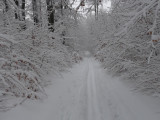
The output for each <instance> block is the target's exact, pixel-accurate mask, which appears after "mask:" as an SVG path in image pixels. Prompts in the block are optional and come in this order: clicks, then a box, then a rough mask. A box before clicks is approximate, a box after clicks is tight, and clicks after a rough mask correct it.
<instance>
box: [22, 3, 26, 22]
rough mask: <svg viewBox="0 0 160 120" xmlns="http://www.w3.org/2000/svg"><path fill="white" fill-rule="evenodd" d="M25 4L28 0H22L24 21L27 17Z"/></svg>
mask: <svg viewBox="0 0 160 120" xmlns="http://www.w3.org/2000/svg"><path fill="white" fill-rule="evenodd" d="M25 4H26V1H25V0H22V7H21V9H22V21H25V17H26V14H25V7H26V6H25Z"/></svg>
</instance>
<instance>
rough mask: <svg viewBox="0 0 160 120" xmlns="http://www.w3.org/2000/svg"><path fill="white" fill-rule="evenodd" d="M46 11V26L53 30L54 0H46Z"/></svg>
mask: <svg viewBox="0 0 160 120" xmlns="http://www.w3.org/2000/svg"><path fill="white" fill-rule="evenodd" d="M46 3H47V12H48V26H49V29H50V30H51V31H52V32H54V21H55V9H54V0H46Z"/></svg>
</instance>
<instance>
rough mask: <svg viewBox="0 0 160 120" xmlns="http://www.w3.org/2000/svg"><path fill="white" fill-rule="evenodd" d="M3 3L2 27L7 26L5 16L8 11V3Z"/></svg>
mask: <svg viewBox="0 0 160 120" xmlns="http://www.w3.org/2000/svg"><path fill="white" fill-rule="evenodd" d="M3 3H4V6H5V7H4V9H3V15H4V16H3V21H4V26H7V25H8V21H7V18H6V14H7V12H8V11H9V5H8V2H7V0H3Z"/></svg>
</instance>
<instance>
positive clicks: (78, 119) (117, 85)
mask: <svg viewBox="0 0 160 120" xmlns="http://www.w3.org/2000/svg"><path fill="white" fill-rule="evenodd" d="M47 79H54V80H53V85H51V86H50V87H49V88H48V89H47V90H46V92H47V94H48V98H47V99H45V100H44V101H41V102H37V101H27V102H25V103H24V104H23V105H22V106H18V107H16V108H14V109H12V110H10V111H9V112H6V113H0V120H160V111H159V110H160V103H159V101H157V100H154V99H149V98H148V97H145V99H144V98H143V97H141V96H138V95H137V94H135V93H132V92H131V91H130V90H129V89H128V88H127V87H126V86H125V85H123V84H122V83H121V82H120V81H119V80H118V79H114V78H111V77H110V76H109V75H107V74H106V72H105V71H104V70H103V69H102V68H101V66H100V65H99V63H97V62H96V61H95V60H93V59H92V58H86V59H85V60H84V61H83V62H82V63H80V64H79V65H76V66H75V67H74V68H73V69H71V72H68V73H64V74H63V77H61V78H55V77H53V76H52V75H51V76H50V77H48V78H47Z"/></svg>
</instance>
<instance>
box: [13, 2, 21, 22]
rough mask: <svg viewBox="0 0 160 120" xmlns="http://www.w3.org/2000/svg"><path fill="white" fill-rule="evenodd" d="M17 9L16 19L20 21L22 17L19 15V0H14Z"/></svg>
mask: <svg viewBox="0 0 160 120" xmlns="http://www.w3.org/2000/svg"><path fill="white" fill-rule="evenodd" d="M14 2H15V4H16V6H17V8H16V10H15V19H19V20H20V15H19V1H18V0H14Z"/></svg>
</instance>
